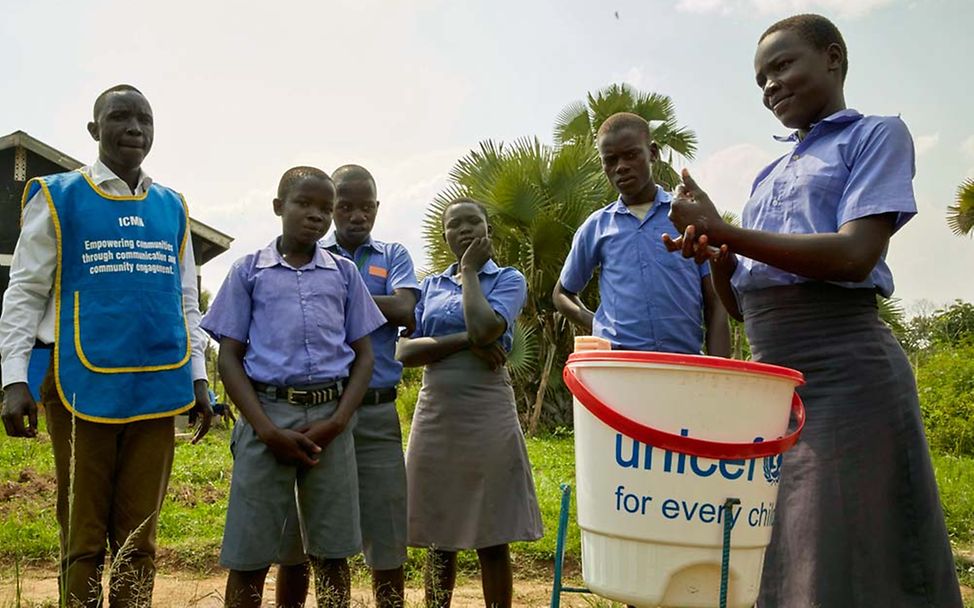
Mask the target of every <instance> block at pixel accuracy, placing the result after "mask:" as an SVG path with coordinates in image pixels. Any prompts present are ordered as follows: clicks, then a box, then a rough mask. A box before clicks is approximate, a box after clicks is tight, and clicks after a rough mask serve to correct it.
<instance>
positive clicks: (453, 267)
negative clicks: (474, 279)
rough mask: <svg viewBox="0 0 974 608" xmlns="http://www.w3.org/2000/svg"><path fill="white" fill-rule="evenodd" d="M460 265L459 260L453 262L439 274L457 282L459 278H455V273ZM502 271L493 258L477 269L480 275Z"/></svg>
mask: <svg viewBox="0 0 974 608" xmlns="http://www.w3.org/2000/svg"><path fill="white" fill-rule="evenodd" d="M458 265H459V264H458V262H453V263H452V264H450V266H449V267H448V268H447V269H446V270H444V271H443V272H441V273H440V274H439V276H441V277H444V278H447V279H450V280H451V281H453V282H454V283H456V282H457V280H456V279H455V278H454V275H455V274H456V271H457V267H458ZM500 271H501V268H500V266H498V265H497V264H496V263H495V262H494V260H492V259H491V260H487V261H486V262H484V265H483V266H481V267H480V270H479V271H477V275H478V276H479V275H482V274H497V273H498V272H500Z"/></svg>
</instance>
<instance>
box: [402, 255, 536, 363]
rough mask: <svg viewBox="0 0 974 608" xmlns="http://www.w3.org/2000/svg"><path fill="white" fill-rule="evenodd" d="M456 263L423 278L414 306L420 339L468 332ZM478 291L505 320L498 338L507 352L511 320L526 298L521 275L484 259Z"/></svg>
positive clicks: (526, 289) (525, 285)
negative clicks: (417, 299)
mask: <svg viewBox="0 0 974 608" xmlns="http://www.w3.org/2000/svg"><path fill="white" fill-rule="evenodd" d="M456 270H457V265H456V263H453V264H451V265H450V267H449V268H447V269H446V270H444V271H443V272H442V273H440V274H431V275H430V276H428V277H426V278H425V279H423V283H422V285H421V290H422V291H421V293H420V296H419V302H418V303H417V305H416V332H415V333H413V337H414V338H418V337H420V336H431V337H432V336H445V335H449V334H455V333H459V332H461V331H467V324H466V321H465V320H464V318H463V288H462V286H461V285H459V284H457V282H456V277H454V276H453V275H454V273H455V272H456ZM477 276H479V277H480V289H481V290H482V291H483V292H484V296H485V297H486V298H487V302H488V303H489V304H490V307H491V308H492V309H493V310H494V312H496V313H498V314H500V315H501V316H502V317H504V320H505V321H507V329H506V330H504V335H503V336H501V344H502V345H503V346H504V349H505V350H507V351H508V352H510V350H511V345H512V344H513V343H514V321H515V320H516V319H517V316H518V315H519V314H521V309H522V308H524V302H525V301H526V300H527V297H528V286H527V282H526V281H525V280H524V275H523V274H521V273H520V272H519V271H517V270H516V269H514V268H511V267H509V266H503V267H502V266H498V265H497V264H495V263H494V260H487V263H486V264H484V266H483V268H481V269H480V272H479V273H478V275H477Z"/></svg>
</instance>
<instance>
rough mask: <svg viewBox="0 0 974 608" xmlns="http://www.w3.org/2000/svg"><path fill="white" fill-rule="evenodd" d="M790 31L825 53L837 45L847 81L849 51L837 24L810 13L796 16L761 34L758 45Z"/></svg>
mask: <svg viewBox="0 0 974 608" xmlns="http://www.w3.org/2000/svg"><path fill="white" fill-rule="evenodd" d="M783 30H788V31H792V32H795V33H796V34H798V36H799V37H801V39H802V40H804V41H805V42H807V43H809V44H810V45H812V47H813V48H815V49H818V50H820V51H824V50H825V49H827V48H829V46H830V45H833V44H837V45H839V49H841V50H842V80H843V81H844V80H845V76H846V74H848V73H849V49H848V48H846V45H845V40H844V39H843V38H842V33H841V32H840V31H839V28H837V27H835V24H834V23H832V22H831V21H829V20H828V19H827V18H825V17H823V16H822V15H816V14H813V13H808V14H804V15H794V16H792V17H788V18H787V19H782V20H781V21H779V22H777V23H775V24H774V25H772V26H771V27H769V28H768V29H766V30H765V31H764V33H763V34H761V37H760V38H758V44H761V41H763V40H764V39H765V38H767V37H768V36H770V35H771V34H773V33H775V32H780V31H783Z"/></svg>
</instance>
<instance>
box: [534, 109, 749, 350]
mask: <svg viewBox="0 0 974 608" xmlns="http://www.w3.org/2000/svg"><path fill="white" fill-rule="evenodd" d="M596 143H597V145H598V149H599V156H600V157H601V159H602V167H603V169H604V170H605V174H606V177H608V178H609V181H610V182H611V183H612V185H613V187H614V188H615V189H616V190H617V191H618V192H619V199H618V200H616V201H615V202H614V203H612V204H610V205H608V206H606V207H604V208H602V209H599V210H598V211H596V212H594V213H592V214H591V215H590V216H589V217H588V219H586V220H585V221H584V222H583V223H582V225H581V226H580V227H579V229H578V231H577V232H576V233H575V238H574V239H573V241H572V248H571V251H569V253H568V257H567V258H566V259H565V265H564V267H563V268H562V271H561V277H560V279H559V281H558V282H557V283H556V284H555V289H554V292H553V293H552V299H553V301H554V304H555V308H557V309H558V311H559V312H560V313H561V314H563V315H565V317H567V318H568V319H569V320H570V321H571V322H572V323H573V324H575V325H576V326H578V327H579V328H581V329H582V330H583V331H585V332H586V333H589V334H591V335H594V336H598V337H601V338H605V339H607V340H609V342H611V343H612V347H613V348H619V349H625V350H642V351H658V352H671V353H688V354H700V352H701V347H702V346H703V345H704V342H705V341H706V352H707V354H710V355H715V356H720V357H727V356H728V355H729V354H730V334H729V330H728V327H727V313H726V312H725V311H724V308H723V306H722V305H721V304H720V301H719V300H718V298H717V296H716V294H715V292H714V289H713V286H712V285H711V282H710V278H709V273H710V271H709V268H708V267H707V266H706V265H702V266H697V265H695V264H693V262H692V261H690V260H685V259H681V258H680V257H678V256H673V255H670V254H669V252H668V251H667V249H666V247H665V246H664V245H663V243H662V242H661V241H660V238H659V235H660V234H662V233H665V232H668V231H672V229H673V225H672V223H670V220H669V218H668V217H667V214H668V212H669V207H670V201H671V200H672V197H671V195H670V194H669V193H668V192H666V191H665V190H663V188H662V187H661V186H659V185H657V184H656V182H655V181H654V180H653V170H652V163H654V162H656V161H657V160H658V159H659V150H658V149H657V146H656V144H655V143H654V142H653V140H652V135H651V133H650V129H649V123H647V122H646V121H645V120H644V119H643V118H642V117H640V116H637V115H636V114H630V113H627V112H620V113H618V114H614V115H612V116H610V117H609V118H608V119H607V120H606V121H605V122H604V123H603V124H602V127H601V128H600V129H599V132H598V136H597V139H596ZM596 268H600V269H601V272H600V274H599V296H600V302H599V307H598V309H597V310H596V311H595V313H592V311H591V310H589V309H588V308H587V307H586V306H585V304H584V303H582V300H581V298H579V297H578V294H579V293H580V292H581V291H582V289H584V288H585V286H586V285H587V284H588V282H589V280H590V279H591V278H592V274H593V272H594V271H595V269H596ZM704 328H706V333H705V332H704ZM705 338H706V340H705Z"/></svg>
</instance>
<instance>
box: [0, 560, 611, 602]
mask: <svg viewBox="0 0 974 608" xmlns="http://www.w3.org/2000/svg"><path fill="white" fill-rule="evenodd" d="M356 583H357V584H356V586H355V587H354V588H353V589H352V597H353V602H352V605H353V606H354V607H356V608H365V607H367V606H372V605H374V602H373V601H372V595H371V594H372V592H371V590H370V589H369V588H368V587H367V584H368V583H367V582H366V581H356ZM225 584H226V577H225V576H224V575H219V576H200V575H196V574H191V573H171V572H170V573H161V574H159V575H158V576H157V577H156V585H155V593H154V596H153V597H154V600H153V602H152V605H153V607H154V608H177V607H178V608H187V607H193V608H222V606H223V590H224V585H225ZM406 594H407V606H408V607H410V608H416V607H419V606H422V603H423V592H422V589H420V588H418V587H413V588H409V589H407V590H406ZM16 598H17V589H16V583H15V581H14V578H13V572H12V571H10V570H7V569H4V572H3V575H2V576H0V608H17V607H18V604H17V603H16ZM20 598H21V603H20V606H21V607H22V608H29V607H33V608H41V607H46V606H50V607H52V608H53V607H55V606H57V575H56V573H55V572H54V571H53V570H48V569H40V568H30V569H27V570H25V571H22V572H21V573H20ZM273 598H274V580H273V576H272V575H271V574H269V575H268V577H267V585H266V587H265V589H264V604H263V605H264V606H268V607H270V606H274V602H273V601H272V600H273ZM562 598H563V599H562V603H561V605H562V606H566V607H570V608H592V606H593V604H594V600H593V599H592V598H589V599H588V601H586V599H585V597H583V596H581V595H578V594H566V595H564V596H562ZM550 601H551V581H543V580H527V581H524V580H515V582H514V606H517V607H519V608H539V607H542V606H548V605H549V604H550ZM314 605H315V604H314V601H313V600H312V599H310V598H309V600H308V603H307V606H309V607H313V606H314ZM483 605H484V603H483V598H482V595H481V591H480V581H479V580H478V579H476V578H468V579H466V580H464V581H462V582H461V583H459V584H458V585H457V589H456V591H455V593H454V596H453V606H454V608H481V607H482V606H483ZM605 605H608V603H606V604H605Z"/></svg>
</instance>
